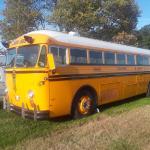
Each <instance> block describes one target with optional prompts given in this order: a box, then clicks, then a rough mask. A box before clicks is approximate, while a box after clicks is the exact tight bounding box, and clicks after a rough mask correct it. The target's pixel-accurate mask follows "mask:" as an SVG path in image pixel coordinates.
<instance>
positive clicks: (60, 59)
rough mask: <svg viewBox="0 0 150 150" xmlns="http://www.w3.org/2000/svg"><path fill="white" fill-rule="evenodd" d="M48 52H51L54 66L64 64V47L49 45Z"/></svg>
mask: <svg viewBox="0 0 150 150" xmlns="http://www.w3.org/2000/svg"><path fill="white" fill-rule="evenodd" d="M49 52H51V53H52V54H53V56H54V59H55V63H56V66H58V65H64V64H66V48H63V47H50V49H49Z"/></svg>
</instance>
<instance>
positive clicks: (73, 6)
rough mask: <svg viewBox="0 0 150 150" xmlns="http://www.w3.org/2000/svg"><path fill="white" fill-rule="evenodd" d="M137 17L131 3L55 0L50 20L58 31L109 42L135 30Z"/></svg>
mask: <svg viewBox="0 0 150 150" xmlns="http://www.w3.org/2000/svg"><path fill="white" fill-rule="evenodd" d="M138 16H139V9H138V6H137V4H136V2H135V0H113V1H110V0H93V1H91V0H57V4H56V7H55V9H54V12H53V15H52V17H51V18H50V21H54V22H55V23H56V24H58V25H59V27H60V29H61V30H64V29H65V30H66V31H71V30H76V31H78V32H79V33H80V34H81V35H84V36H88V37H94V38H98V39H103V40H112V37H113V36H114V35H116V34H117V33H119V32H122V31H125V32H127V33H130V32H131V31H132V30H133V29H135V27H136V24H137V18H138Z"/></svg>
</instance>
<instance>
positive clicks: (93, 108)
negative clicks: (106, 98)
mask: <svg viewBox="0 0 150 150" xmlns="http://www.w3.org/2000/svg"><path fill="white" fill-rule="evenodd" d="M82 97H89V98H90V102H91V103H90V107H88V112H87V113H81V111H80V110H79V104H80V103H81V98H82ZM88 101H89V100H88ZM72 109H73V111H72V117H73V119H80V118H83V117H86V116H89V115H92V114H94V113H95V112H96V109H97V104H96V97H95V96H94V94H92V93H91V92H90V91H88V90H82V91H81V92H79V93H78V94H77V95H76V96H75V99H74V103H73V108H72Z"/></svg>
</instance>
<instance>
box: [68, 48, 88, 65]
mask: <svg viewBox="0 0 150 150" xmlns="http://www.w3.org/2000/svg"><path fill="white" fill-rule="evenodd" d="M70 55H71V63H72V64H87V51H86V50H85V49H76V48H71V49H70Z"/></svg>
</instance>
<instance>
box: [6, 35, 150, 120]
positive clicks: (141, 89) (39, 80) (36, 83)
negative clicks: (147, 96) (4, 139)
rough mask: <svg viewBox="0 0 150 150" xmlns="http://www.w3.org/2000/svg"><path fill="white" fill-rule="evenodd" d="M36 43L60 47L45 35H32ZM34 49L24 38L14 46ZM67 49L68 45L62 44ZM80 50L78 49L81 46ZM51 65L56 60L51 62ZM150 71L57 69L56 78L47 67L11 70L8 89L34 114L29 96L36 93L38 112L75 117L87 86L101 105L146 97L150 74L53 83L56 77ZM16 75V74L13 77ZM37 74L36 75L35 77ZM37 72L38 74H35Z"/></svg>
mask: <svg viewBox="0 0 150 150" xmlns="http://www.w3.org/2000/svg"><path fill="white" fill-rule="evenodd" d="M31 36H32V38H33V39H34V42H33V43H32V44H39V45H43V44H44V45H46V46H48V45H60V43H59V42H56V41H55V40H53V39H51V38H49V37H48V36H44V35H31ZM25 45H30V44H29V43H27V42H25V41H24V39H23V37H20V38H18V39H16V40H15V41H13V42H12V43H11V44H10V48H13V47H16V48H17V47H19V46H25ZM61 45H62V46H66V45H67V44H64V45H63V44H62V43H61ZM77 47H78V46H77ZM48 61H49V63H52V64H54V62H51V61H52V59H49V60H48ZM148 70H150V67H138V66H137V67H135V66H134V67H132V66H129V67H126V66H71V65H66V66H62V67H56V73H55V74H53V73H52V72H51V71H50V69H49V68H48V64H47V67H45V68H40V67H38V66H37V65H36V67H33V68H10V69H6V72H8V73H6V84H7V87H8V95H9V102H10V104H13V105H15V106H18V107H20V108H21V107H22V104H24V106H25V108H26V109H28V110H33V109H34V108H33V107H32V106H31V102H30V100H31V99H30V98H29V97H28V92H29V91H33V92H34V97H33V99H32V100H33V101H34V103H35V105H36V106H37V108H38V109H39V110H38V111H44V110H48V111H49V112H50V113H49V116H50V117H58V116H63V115H68V114H70V113H71V106H72V101H73V98H74V96H75V94H76V93H77V91H78V90H79V89H80V88H81V87H83V86H85V85H88V86H91V87H92V88H93V89H95V91H96V93H97V96H98V105H102V104H106V103H110V102H113V101H118V100H121V99H125V98H128V97H132V96H135V95H139V94H142V93H146V91H147V86H148V83H149V81H150V74H145V75H144V74H141V75H131V76H119V77H118V76H117V77H115V76H114V77H102V78H98V77H97V78H87V79H75V80H61V81H49V80H48V78H53V75H69V74H77V75H79V74H98V73H114V72H116V73H119V72H135V71H148ZM12 72H13V73H12ZM33 72H34V73H33ZM35 72H36V73H35Z"/></svg>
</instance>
